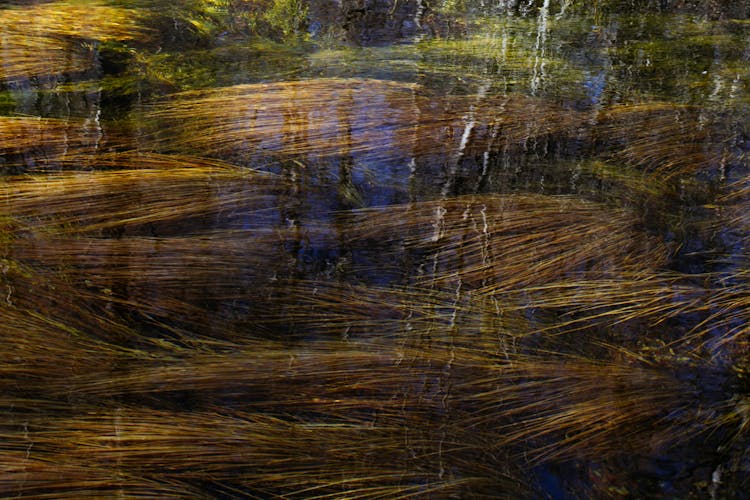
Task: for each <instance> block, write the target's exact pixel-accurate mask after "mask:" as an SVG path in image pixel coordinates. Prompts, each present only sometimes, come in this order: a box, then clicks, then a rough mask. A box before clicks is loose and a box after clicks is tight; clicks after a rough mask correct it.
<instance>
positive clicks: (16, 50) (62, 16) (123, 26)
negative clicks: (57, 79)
mask: <svg viewBox="0 0 750 500" xmlns="http://www.w3.org/2000/svg"><path fill="white" fill-rule="evenodd" d="M136 17H137V16H136V13H135V11H133V10H128V9H124V8H120V7H114V6H108V5H104V4H102V3H99V2H95V3H92V2H88V3H86V4H82V3H77V2H64V1H63V2H44V3H40V4H33V5H16V6H12V7H10V8H5V9H2V10H0V33H2V38H3V43H2V44H1V45H0V53H1V54H2V58H3V65H2V68H0V78H3V79H7V80H17V79H22V78H31V77H35V76H36V77H45V76H51V75H57V74H60V73H70V72H80V71H85V70H87V69H89V68H91V67H92V66H94V64H95V63H96V53H95V47H94V44H95V43H97V42H103V41H109V40H130V39H134V38H136V37H139V36H143V35H144V31H143V29H142V28H141V27H140V26H139V25H138V22H137V19H136ZM87 44H88V46H86V45H87Z"/></svg>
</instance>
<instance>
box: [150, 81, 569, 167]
mask: <svg viewBox="0 0 750 500" xmlns="http://www.w3.org/2000/svg"><path fill="white" fill-rule="evenodd" d="M422 92H423V91H422V89H421V88H420V87H416V86H414V85H413V84H404V83H397V82H389V81H383V80H366V79H337V78H328V79H316V80H301V81H293V82H282V83H269V84H252V85H238V86H234V87H229V88H222V89H215V90H207V91H195V92H186V93H182V94H177V95H176V96H174V97H173V99H171V100H170V101H169V102H167V103H165V104H163V105H161V106H159V107H157V108H156V109H154V111H153V116H154V117H156V118H161V119H163V120H164V121H165V122H166V123H167V124H168V125H167V127H164V129H165V130H168V131H169V133H168V134H167V135H165V136H164V137H163V139H162V140H163V143H164V144H165V146H166V147H170V148H174V147H180V148H183V149H188V150H190V151H196V150H199V151H202V152H204V153H207V154H211V155H237V154H242V155H246V156H247V155H249V156H250V157H253V156H263V155H269V154H271V155H280V156H282V157H292V158H297V159H300V160H302V161H305V160H315V159H320V158H327V157H340V156H355V157H363V156H364V157H366V158H367V159H368V160H373V161H375V160H388V159H404V158H406V159H407V160H408V159H409V158H412V157H414V156H424V155H434V156H436V157H437V156H441V155H442V156H445V155H450V156H453V157H454V158H453V161H454V162H455V161H457V160H458V158H459V157H460V156H462V155H466V154H472V153H473V154H476V153H477V152H480V151H481V152H484V151H486V150H488V149H495V150H501V149H506V148H508V147H521V146H523V145H524V144H525V142H526V141H528V140H531V139H533V138H536V137H539V136H545V135H547V134H553V133H555V134H563V135H564V134H565V133H566V132H567V131H568V130H569V129H571V128H572V127H573V126H574V125H575V124H576V123H578V122H580V121H581V118H580V117H579V116H578V115H577V114H576V113H575V112H571V111H570V110H564V109H558V108H556V107H554V106H551V105H550V104H549V103H544V102H542V101H536V100H533V99H531V98H528V97H523V96H512V97H498V96H494V95H477V96H459V97H443V98H440V97H437V98H436V97H434V96H432V97H429V98H428V97H427V96H425V95H423V94H422Z"/></svg>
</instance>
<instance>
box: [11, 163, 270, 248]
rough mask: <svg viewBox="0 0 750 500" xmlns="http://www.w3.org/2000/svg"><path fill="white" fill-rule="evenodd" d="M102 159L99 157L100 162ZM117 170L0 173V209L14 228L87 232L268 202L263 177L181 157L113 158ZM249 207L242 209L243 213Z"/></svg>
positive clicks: (264, 206)
mask: <svg viewBox="0 0 750 500" xmlns="http://www.w3.org/2000/svg"><path fill="white" fill-rule="evenodd" d="M108 163H109V161H108V160H107V159H106V157H105V158H104V159H102V162H101V163H100V164H101V165H107V164H108ZM115 165H116V168H113V169H108V170H95V171H84V172H80V171H78V172H76V171H66V172H60V173H56V174H46V175H38V176H23V177H7V178H6V179H4V182H3V183H2V185H0V192H2V197H3V210H4V211H5V213H6V214H7V215H9V216H11V217H13V218H15V219H16V220H17V221H18V224H19V225H21V226H26V227H29V228H32V227H38V228H39V227H46V228H47V229H49V230H55V228H57V230H59V231H61V232H63V233H68V234H70V233H75V232H80V233H84V232H92V231H102V230H112V229H117V228H120V229H122V228H127V227H134V226H143V225H146V224H150V223H158V222H169V221H175V220H180V219H182V220H186V219H190V218H191V217H208V216H211V215H217V214H219V213H221V212H231V211H232V210H234V209H237V208H238V207H239V206H244V207H245V208H248V209H249V208H250V206H254V207H255V208H254V211H256V212H257V213H258V214H260V213H263V212H265V213H268V212H269V211H270V210H271V209H272V208H273V205H272V204H271V205H269V201H272V199H273V195H272V192H273V188H272V186H273V184H274V182H275V181H274V178H273V176H272V175H270V174H263V173H260V172H258V171H255V170H252V169H248V168H239V167H234V166H232V165H227V164H223V163H220V162H215V161H203V160H195V159H193V160H191V159H186V158H184V157H182V158H181V157H166V156H149V155H137V154H136V155H118V156H117V160H115ZM250 213H251V212H245V215H249V214H250Z"/></svg>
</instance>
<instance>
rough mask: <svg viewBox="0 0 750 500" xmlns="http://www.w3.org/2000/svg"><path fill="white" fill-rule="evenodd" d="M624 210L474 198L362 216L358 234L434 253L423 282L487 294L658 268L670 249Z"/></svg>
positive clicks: (551, 200)
mask: <svg viewBox="0 0 750 500" xmlns="http://www.w3.org/2000/svg"><path fill="white" fill-rule="evenodd" d="M639 225H640V224H639V220H638V218H637V217H635V216H634V215H633V214H631V213H629V212H628V211H626V210H622V209H610V208H607V207H606V206H604V205H601V204H598V203H593V202H587V201H585V200H582V199H579V198H576V197H567V196H544V195H507V196H498V195H485V196H466V197H459V198H452V199H446V200H439V201H430V202H420V203H414V204H408V205H402V206H390V207H384V208H373V209H366V210H361V211H358V212H356V213H355V214H354V220H353V223H352V227H353V228H354V229H353V230H352V232H351V237H352V238H355V239H359V240H381V241H382V240H384V239H385V240H393V241H397V242H398V241H401V242H403V244H404V245H405V246H406V248H408V249H413V250H416V251H420V252H426V253H427V255H428V256H429V258H428V259H426V261H428V262H430V258H431V264H430V265H431V266H432V271H429V272H426V273H425V276H422V277H417V279H418V280H419V281H423V282H424V281H427V282H429V281H437V282H440V281H443V282H448V283H450V282H453V283H463V285H465V286H469V287H470V288H477V289H479V290H482V291H484V292H498V291H507V290H513V289H520V288H522V287H525V286H530V285H540V284H545V283H550V282H554V281H558V280H561V279H563V278H566V277H567V278H575V279H581V280H583V279H587V278H588V279H591V278H595V277H597V276H602V275H603V276H608V275H610V274H617V273H620V272H627V271H635V270H647V269H655V268H658V267H659V266H661V265H663V264H664V263H665V262H667V259H668V258H669V253H670V250H669V248H668V247H667V246H665V245H664V244H663V243H661V242H660V241H659V240H658V239H657V238H651V237H649V236H648V235H647V234H645V233H644V232H643V231H642V230H640V229H639Z"/></svg>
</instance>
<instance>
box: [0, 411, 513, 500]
mask: <svg viewBox="0 0 750 500" xmlns="http://www.w3.org/2000/svg"><path fill="white" fill-rule="evenodd" d="M16 427H21V426H20V425H17V426H16ZM26 429H28V430H27V439H31V440H33V442H34V446H33V448H31V449H30V450H29V452H28V454H27V456H26V459H25V461H24V460H19V458H20V457H19V458H16V459H15V460H13V459H12V458H10V457H9V456H8V454H7V453H6V454H5V456H4V457H3V456H1V455H0V461H2V462H5V461H9V462H16V464H15V465H16V467H15V469H16V470H17V471H18V469H20V470H21V471H24V470H28V471H36V470H40V471H44V470H45V467H44V464H61V465H62V464H64V465H62V466H61V467H59V469H58V474H57V475H56V476H52V477H50V476H49V475H47V474H40V475H38V476H36V480H34V479H32V480H30V481H28V482H25V483H24V482H20V484H19V482H18V481H13V482H10V481H8V482H6V481H5V480H0V487H2V490H0V491H3V490H4V492H5V493H6V494H8V493H10V492H13V491H14V489H15V488H21V489H22V491H24V490H25V492H34V491H37V492H43V491H44V490H45V489H46V488H54V490H53V491H59V492H60V494H63V495H65V494H67V495H70V494H71V493H72V491H82V492H83V493H86V492H88V491H91V490H94V489H96V488H97V484H96V480H97V479H99V480H101V479H103V478H102V476H104V477H105V478H106V476H107V475H108V476H109V477H108V478H107V479H108V481H102V483H103V484H99V487H101V488H104V490H103V491H105V492H106V491H112V490H114V491H117V488H118V487H120V488H122V490H123V493H128V492H129V490H134V491H136V492H137V491H146V492H147V491H149V489H151V491H154V492H160V491H166V492H167V493H168V494H169V493H170V492H171V495H168V496H173V495H176V494H177V493H179V492H182V493H187V494H188V496H191V495H190V494H189V493H190V492H191V491H192V492H194V491H195V490H199V491H202V492H203V494H202V495H200V496H205V495H206V494H207V492H213V494H226V495H230V496H236V495H241V496H243V497H247V498H269V497H283V498H343V497H345V498H358V499H364V498H414V497H429V496H434V495H438V496H445V495H450V494H458V493H460V492H461V491H462V489H464V488H467V487H470V486H472V483H481V482H482V480H483V478H475V477H460V476H459V475H458V474H457V472H459V471H454V470H450V471H444V472H442V473H441V469H440V468H439V465H440V464H439V460H440V458H439V456H438V455H437V454H434V453H429V452H427V450H428V449H429V448H430V447H434V444H433V443H423V442H420V440H419V439H418V438H414V439H413V440H412V444H413V448H412V449H410V448H409V447H408V446H404V435H403V430H399V429H393V428H389V427H380V426H374V427H373V426H362V425H357V424H346V423H338V424H328V425H326V424H321V425H315V424H312V423H305V422H294V421H289V420H283V419H279V418H275V417H272V416H268V415H262V414H254V413H244V412H243V413H237V412H235V413H230V414H221V413H217V412H211V411H201V412H193V413H188V414H185V413H175V412H169V411H158V410H148V409H134V408H129V407H120V408H113V409H104V410H96V409H91V410H90V411H89V412H88V415H84V416H80V417H73V418H69V419H65V418H60V419H56V420H54V421H40V420H38V419H33V418H30V419H29V421H27V423H26ZM19 430H20V429H19ZM407 442H408V441H407ZM20 444H23V442H21V443H20ZM363 444H365V445H364V446H363ZM420 446H424V447H425V448H426V449H422V450H420V449H419V447H420ZM459 446H460V445H458V444H455V443H448V442H446V443H444V445H443V447H444V450H445V451H444V452H443V453H444V454H445V455H448V454H449V453H450V451H451V449H452V448H456V447H459ZM417 450H418V453H419V454H417V455H416V456H412V455H411V451H417ZM22 453H23V452H22V451H21V452H19V453H17V455H22ZM3 458H4V459H5V460H3ZM18 462H21V463H20V464H19V463H18ZM47 470H49V468H47ZM81 471H90V475H89V476H88V478H86V477H82V476H81V475H80V474H81ZM19 472H20V471H19ZM497 476H500V474H497ZM5 477H6V478H8V476H5ZM8 479H15V478H8ZM484 482H487V480H486V479H484ZM196 483H197V484H200V485H201V486H200V489H198V488H195V487H191V486H192V485H193V484H196ZM500 484H501V483H500ZM516 489H518V488H516ZM66 490H68V491H66ZM71 490H72V491H71ZM469 491H470V490H469Z"/></svg>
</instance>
